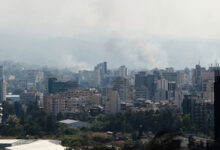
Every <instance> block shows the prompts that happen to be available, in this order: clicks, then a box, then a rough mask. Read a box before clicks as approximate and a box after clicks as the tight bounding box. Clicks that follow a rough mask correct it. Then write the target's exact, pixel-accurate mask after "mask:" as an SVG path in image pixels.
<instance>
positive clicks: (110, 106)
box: [105, 90, 121, 113]
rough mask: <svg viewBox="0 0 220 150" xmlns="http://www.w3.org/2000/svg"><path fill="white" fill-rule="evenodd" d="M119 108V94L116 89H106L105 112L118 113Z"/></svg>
mask: <svg viewBox="0 0 220 150" xmlns="http://www.w3.org/2000/svg"><path fill="white" fill-rule="evenodd" d="M120 110H121V101H120V96H119V94H118V92H117V91H112V90H110V91H108V93H107V101H106V103H105V112H106V113H118V112H120Z"/></svg>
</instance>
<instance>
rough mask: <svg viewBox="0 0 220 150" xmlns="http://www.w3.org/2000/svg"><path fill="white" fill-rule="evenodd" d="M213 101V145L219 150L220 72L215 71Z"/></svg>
mask: <svg viewBox="0 0 220 150" xmlns="http://www.w3.org/2000/svg"><path fill="white" fill-rule="evenodd" d="M214 92H215V94H214V95H215V101H214V113H215V117H214V119H215V143H216V147H217V148H216V149H219V148H220V70H219V69H218V70H216V71H215V84H214Z"/></svg>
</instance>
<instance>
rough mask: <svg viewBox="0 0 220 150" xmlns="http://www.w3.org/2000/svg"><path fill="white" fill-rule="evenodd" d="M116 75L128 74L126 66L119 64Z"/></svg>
mask: <svg viewBox="0 0 220 150" xmlns="http://www.w3.org/2000/svg"><path fill="white" fill-rule="evenodd" d="M118 76H119V77H124V78H126V77H127V76H128V68H127V67H126V66H120V67H119V69H118Z"/></svg>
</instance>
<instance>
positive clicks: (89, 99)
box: [43, 89, 101, 116]
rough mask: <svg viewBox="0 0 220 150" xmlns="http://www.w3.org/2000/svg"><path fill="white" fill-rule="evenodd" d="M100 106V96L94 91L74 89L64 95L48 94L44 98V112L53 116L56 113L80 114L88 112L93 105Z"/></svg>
mask: <svg viewBox="0 0 220 150" xmlns="http://www.w3.org/2000/svg"><path fill="white" fill-rule="evenodd" d="M100 104H101V94H100V93H98V92H97V91H96V90H94V89H88V90H79V89H75V90H72V91H68V92H66V93H57V94H48V95H45V96H44V100H43V107H44V110H45V111H46V112H48V113H50V114H52V115H54V116H56V115H57V114H58V113H63V114H68V113H72V114H74V113H82V112H84V111H87V112H88V111H89V110H90V109H91V108H92V107H93V106H94V105H100Z"/></svg>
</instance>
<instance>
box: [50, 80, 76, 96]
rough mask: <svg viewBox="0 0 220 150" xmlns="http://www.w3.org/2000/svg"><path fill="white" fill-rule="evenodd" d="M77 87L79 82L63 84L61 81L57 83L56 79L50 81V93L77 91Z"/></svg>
mask: <svg viewBox="0 0 220 150" xmlns="http://www.w3.org/2000/svg"><path fill="white" fill-rule="evenodd" d="M77 87H78V82H76V81H67V82H61V81H57V79H56V78H49V79H48V93H62V92H67V91H68V90H70V89H75V88H77Z"/></svg>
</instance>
